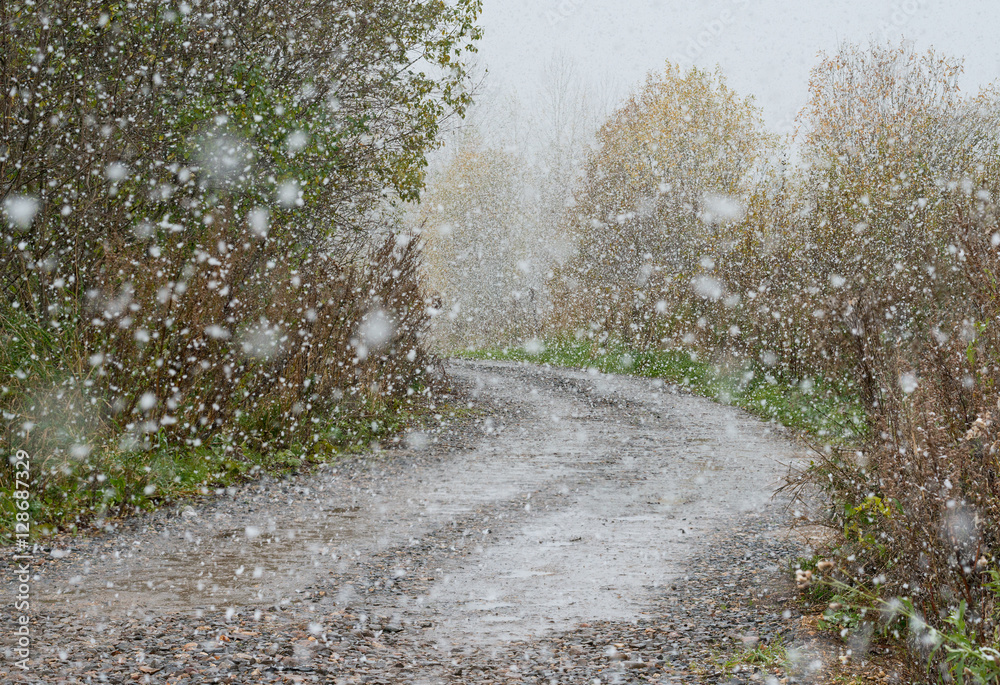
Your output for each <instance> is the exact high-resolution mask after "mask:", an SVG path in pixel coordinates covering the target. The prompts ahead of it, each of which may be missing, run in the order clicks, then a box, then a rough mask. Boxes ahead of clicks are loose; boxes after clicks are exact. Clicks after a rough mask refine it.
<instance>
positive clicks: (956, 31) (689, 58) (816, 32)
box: [479, 0, 1000, 133]
mask: <svg viewBox="0 0 1000 685" xmlns="http://www.w3.org/2000/svg"><path fill="white" fill-rule="evenodd" d="M481 23H482V25H483V26H484V28H485V30H486V36H485V38H484V40H483V42H482V44H481V46H480V53H479V62H480V65H481V66H485V67H486V68H488V69H489V70H490V74H491V78H492V79H495V83H496V84H498V85H500V86H501V87H503V88H505V89H512V90H515V91H516V92H517V94H518V96H519V98H520V99H521V101H522V103H523V104H526V105H530V104H531V102H532V99H533V98H534V97H535V93H536V92H537V91H538V89H539V87H540V83H541V73H542V70H543V68H544V66H545V65H546V64H547V63H548V62H549V61H550V60H551V59H552V58H553V57H554V56H556V55H563V56H565V57H567V58H569V59H570V60H571V61H572V62H573V63H575V65H576V66H577V69H578V71H579V72H580V74H582V75H583V77H584V78H585V80H586V82H587V83H588V84H593V87H595V88H599V87H600V84H601V82H602V81H603V80H605V79H607V78H611V79H613V80H614V82H615V85H616V86H617V87H618V88H619V89H620V92H621V93H622V94H626V93H628V92H629V91H630V90H631V89H632V88H633V86H635V85H636V84H638V83H640V82H641V81H642V80H643V79H644V78H645V75H646V73H647V72H649V71H650V70H653V69H659V68H661V67H662V65H663V63H664V61H665V60H667V59H671V60H674V61H679V62H681V63H682V64H684V65H691V64H695V65H697V66H699V67H707V68H714V67H715V65H717V64H718V65H719V66H720V67H721V68H722V71H723V73H724V74H725V76H726V78H727V80H728V82H729V84H730V86H732V87H733V88H735V89H736V90H737V91H739V92H740V93H741V94H744V95H753V96H754V97H755V98H756V99H757V103H758V104H759V105H760V106H761V107H762V108H763V110H764V115H765V118H766V119H767V122H768V124H769V126H770V127H771V128H772V130H775V131H777V132H781V133H785V132H788V131H789V130H791V127H792V125H791V122H792V120H793V119H794V117H795V115H796V113H797V112H798V110H799V109H800V108H801V107H802V106H804V105H805V103H806V99H807V97H808V89H807V83H808V79H809V69H810V68H811V67H812V66H814V65H815V64H816V63H817V61H818V60H817V57H816V55H817V53H818V52H819V51H821V50H826V51H827V52H833V51H834V50H835V49H836V47H837V45H838V44H839V43H840V42H842V41H845V40H846V41H852V42H858V43H867V42H868V41H869V39H872V38H874V39H877V40H885V39H890V40H892V41H893V42H898V41H899V40H900V39H901V38H906V39H908V40H912V41H913V43H914V47H915V48H916V49H917V50H919V51H921V52H922V51H924V50H926V49H927V48H929V47H934V48H935V49H936V50H938V51H940V52H943V53H945V54H950V55H954V56H957V57H963V58H965V67H966V73H965V78H964V80H963V81H962V85H963V87H964V88H965V89H966V90H967V91H975V90H978V88H979V86H980V85H985V84H987V83H991V82H993V81H995V80H997V79H998V77H1000V2H998V0H892V1H884V0H485V9H484V13H483V16H482V19H481Z"/></svg>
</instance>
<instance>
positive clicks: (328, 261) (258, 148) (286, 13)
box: [0, 0, 479, 503]
mask: <svg viewBox="0 0 1000 685" xmlns="http://www.w3.org/2000/svg"><path fill="white" fill-rule="evenodd" d="M478 11H479V3H478V2H477V1H476V0H462V1H460V2H458V3H445V2H443V1H434V2H426V3H419V4H417V3H410V4H403V5H400V4H399V3H394V2H386V1H383V0H371V1H368V2H363V3H356V2H346V1H345V0H315V1H313V2H308V3H305V4H298V5H297V4H295V3H287V2H283V1H278V0H264V1H263V2H257V3H252V4H248V3H244V2H229V1H228V0H190V1H189V2H187V3H181V4H180V5H178V6H177V7H176V8H174V7H173V6H170V5H164V4H163V3H161V2H158V1H154V0H138V1H130V2H127V3H126V2H106V1H103V0H101V1H99V0H84V1H83V2H80V1H73V2H69V1H66V0H39V1H38V2H35V1H33V0H18V1H15V2H7V3H3V5H2V6H0V52H2V55H3V57H2V58H0V88H2V90H3V92H4V94H5V95H4V97H3V99H2V100H0V206H2V208H3V214H4V217H5V219H6V221H5V222H4V225H3V233H2V242H0V285H2V287H3V290H4V295H5V296H4V298H3V300H2V303H0V325H2V328H0V336H2V343H3V344H2V349H0V377H2V378H3V380H2V381H0V383H2V386H0V408H2V410H3V419H2V426H3V434H2V436H0V449H3V450H4V451H5V452H8V453H11V454H12V453H13V452H14V451H16V450H17V449H20V448H23V449H26V450H27V451H28V452H29V453H31V454H32V455H33V456H34V463H35V464H38V465H40V467H41V469H40V472H39V474H38V475H37V478H38V479H39V483H38V485H39V487H40V489H41V491H43V492H50V491H52V492H55V491H58V490H59V489H60V488H62V489H65V490H66V491H67V492H69V491H70V490H75V489H78V488H77V482H78V481H80V478H81V474H82V478H83V483H85V485H83V486H82V487H83V488H84V489H87V488H90V489H92V490H94V491H100V490H101V489H102V488H103V487H104V486H102V485H101V483H102V482H105V481H107V479H108V478H109V477H110V476H111V473H110V472H111V471H115V472H116V473H118V474H119V475H122V474H124V475H122V478H121V480H122V482H121V484H120V485H121V488H125V489H130V490H132V491H134V490H135V489H136V487H137V486H138V485H141V483H142V482H143V479H144V478H146V476H144V475H143V474H144V472H145V473H148V472H149V469H148V468H145V467H143V466H142V465H145V466H149V463H148V462H149V460H150V457H149V454H150V453H151V451H152V452H156V453H157V454H160V455H163V454H171V455H174V457H176V459H178V460H182V459H184V458H185V457H184V450H188V451H198V450H207V451H206V452H205V455H206V456H207V457H208V458H218V459H220V460H223V461H225V460H226V459H229V458H230V456H232V455H234V454H235V455H239V454H240V453H241V452H242V453H245V454H250V453H254V452H256V453H260V452H267V451H274V452H279V451H282V450H287V449H293V451H296V452H298V453H301V452H302V451H303V450H305V449H306V448H307V447H308V446H310V445H316V444H319V443H323V442H325V441H327V440H328V439H330V438H331V436H332V435H333V434H335V433H337V432H338V431H337V424H338V422H343V421H346V422H348V423H352V422H353V418H352V417H355V418H361V419H366V421H367V422H368V423H371V421H372V419H379V420H382V419H384V418H385V417H384V416H382V414H384V413H385V412H386V411H388V409H389V408H390V407H391V408H393V409H394V410H401V409H404V408H405V407H406V406H407V403H412V402H413V401H414V396H415V395H419V394H426V392H427V391H428V390H429V382H430V381H429V380H428V370H429V368H430V366H429V364H430V361H431V360H430V358H429V357H428V356H427V354H426V353H425V352H424V350H423V346H422V342H421V338H422V332H423V329H424V326H425V323H426V321H425V305H424V302H423V300H422V296H421V295H420V292H419V288H418V283H417V277H416V266H417V263H418V260H419V253H418V245H417V244H416V243H415V242H414V241H413V240H411V239H410V237H409V236H407V235H405V234H402V233H400V231H399V229H398V228H397V226H396V221H395V219H394V215H395V211H394V209H393V204H394V203H395V202H397V201H399V200H406V199H412V198H413V197H415V196H416V195H417V193H418V192H419V189H420V187H421V185H422V183H423V169H424V167H425V164H426V162H425V154H426V152H427V151H428V150H430V149H432V148H433V147H434V146H435V145H436V144H437V142H436V141H437V135H438V132H439V127H440V125H441V122H442V120H443V119H444V118H445V117H446V116H449V115H451V114H458V115H461V114H462V113H463V112H464V111H465V108H466V107H467V106H468V104H469V102H470V96H469V94H468V92H467V91H466V89H465V83H466V70H465V66H464V63H463V61H462V59H463V55H464V54H465V53H466V52H467V51H468V50H471V49H472V48H471V41H472V40H475V39H476V38H477V37H478V36H479V29H478V28H477V27H476V26H475V25H474V21H475V17H476V15H477V13H478ZM418 55H419V56H420V57H421V58H422V59H423V60H425V61H426V63H428V64H429V65H431V66H432V67H434V68H435V69H437V70H438V71H437V72H436V75H435V76H427V75H426V74H425V73H420V72H416V71H414V70H410V69H407V68H406V67H407V66H408V65H409V64H410V63H411V61H412V60H413V59H414V57H415V56H418ZM394 198H395V199H394ZM372 411H376V415H374V416H373V415H372ZM373 432H375V431H374V430H372V431H362V432H361V434H362V435H368V434H371V433H373ZM342 437H343V436H342ZM335 441H336V440H335ZM341 442H343V440H341ZM227 455H228V456H227ZM137 464H138V465H139V466H137ZM144 468H145V470H144ZM220 468H221V467H220ZM222 470H225V469H222ZM206 471H207V473H209V474H211V473H213V472H215V471H213V469H212V468H207V469H206ZM2 474H3V475H2V479H3V480H5V481H6V480H9V477H10V475H11V471H10V470H9V469H4V470H3V471H2ZM116 477H117V476H116ZM211 481H212V478H211V477H207V479H206V482H211ZM87 483H89V485H87ZM121 488H119V489H121ZM140 489H141V488H140ZM112 499H114V500H115V501H119V502H126V503H127V502H128V501H129V497H124V498H123V497H122V496H121V493H120V492H119V493H118V494H116V495H112Z"/></svg>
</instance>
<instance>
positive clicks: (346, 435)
mask: <svg viewBox="0 0 1000 685" xmlns="http://www.w3.org/2000/svg"><path fill="white" fill-rule="evenodd" d="M465 411H466V410H465V409H464V406H463V407H452V406H451V404H449V403H447V402H446V403H445V404H444V405H442V404H433V403H421V404H420V405H407V406H405V407H404V406H401V405H395V404H384V403H383V404H380V405H377V406H376V405H371V406H367V407H364V408H363V410H357V411H352V412H351V413H349V414H346V415H343V416H340V417H337V418H335V419H332V420H330V421H329V422H328V423H326V424H325V425H321V426H317V427H316V431H315V432H314V434H313V435H312V438H311V439H310V440H307V441H304V442H296V443H293V444H291V445H289V446H286V447H283V448H280V449H273V448H269V447H268V446H267V443H266V442H263V443H257V444H247V443H244V444H236V443H234V442H232V441H227V440H225V439H222V438H221V437H220V438H219V439H216V440H215V441H213V442H212V443H211V444H204V445H200V446H197V447H191V446H184V445H181V446H178V445H175V444H170V443H168V442H167V441H166V440H165V439H163V440H154V441H153V446H152V448H151V449H147V450H136V451H121V450H114V449H110V448H106V449H103V450H100V451H95V452H94V453H91V454H90V455H88V456H87V457H86V458H84V459H80V460H72V459H66V460H64V461H62V462H61V463H53V462H52V461H51V460H50V461H48V462H45V463H44V464H38V463H37V462H35V463H33V465H32V467H31V470H32V482H31V493H30V508H29V510H28V513H29V515H30V520H31V531H32V539H36V540H37V539H44V538H47V537H49V536H51V535H54V534H57V533H63V532H65V533H76V532H80V531H83V530H87V529H100V528H104V527H106V526H108V525H109V524H112V523H114V522H115V521H118V520H121V519H124V518H126V517H128V516H131V515H134V514H138V513H141V512H144V511H152V510H155V509H158V508H160V507H162V506H164V505H169V504H172V503H175V502H179V501H184V500H191V499H197V498H199V497H204V496H209V495H213V494H222V493H223V492H225V490H226V488H229V487H233V486H236V485H239V484H242V483H246V482H249V481H251V480H254V479H256V478H259V477H261V476H264V475H268V476H272V477H278V478H281V477H285V476H289V475H292V474H295V473H302V472H304V471H308V470H309V469H310V468H311V467H313V466H315V465H317V464H321V463H328V462H332V461H336V460H338V459H342V458H344V457H347V456H349V455H352V454H357V453H360V452H363V451H365V450H369V449H371V447H372V445H373V444H386V443H398V442H399V441H400V440H401V437H400V436H401V433H403V431H404V430H406V429H407V428H410V427H415V426H426V425H430V424H431V423H433V422H434V421H439V420H440V418H442V412H444V413H446V414H447V415H448V416H450V417H454V416H456V415H460V414H462V413H464V412H465ZM154 437H159V436H154ZM16 514H17V510H16V508H15V500H14V499H13V498H4V499H3V500H0V545H9V544H11V543H12V542H14V538H13V532H14V530H15V525H14V524H15V517H16Z"/></svg>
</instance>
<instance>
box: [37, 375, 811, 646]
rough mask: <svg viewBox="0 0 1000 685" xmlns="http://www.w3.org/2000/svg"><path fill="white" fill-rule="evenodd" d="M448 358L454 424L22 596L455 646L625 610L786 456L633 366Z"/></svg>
mask: <svg viewBox="0 0 1000 685" xmlns="http://www.w3.org/2000/svg"><path fill="white" fill-rule="evenodd" d="M449 371H450V373H451V374H452V375H453V376H454V377H455V378H457V379H458V380H459V381H460V382H462V383H463V384H464V385H466V386H467V387H468V388H469V392H470V393H471V394H472V396H473V398H474V399H475V398H478V399H480V400H484V401H485V402H486V403H487V404H488V406H491V407H494V408H495V410H494V411H492V412H490V415H489V416H486V417H483V418H481V419H479V420H477V421H475V422H469V423H470V426H468V427H467V428H466V429H464V433H463V434H462V435H458V436H452V437H449V433H448V431H447V430H445V431H443V432H439V433H432V434H427V435H423V434H415V435H411V436H409V443H410V445H411V447H410V449H409V450H408V451H404V452H401V453H400V454H398V455H394V454H392V453H389V454H386V455H383V456H382V457H380V458H378V459H374V460H369V461H368V462H367V463H366V464H365V465H364V467H363V468H356V467H355V468H346V467H343V466H341V467H335V466H330V467H327V468H324V469H320V470H318V471H317V472H316V473H314V474H312V475H310V476H309V477H308V479H306V478H297V479H293V480H292V481H290V482H286V483H275V482H267V481H265V482H263V483H260V484H256V485H253V486H247V487H246V488H242V489H239V490H237V491H236V492H234V493H232V495H231V496H229V497H222V498H220V500H221V501H219V502H216V503H214V504H212V505H211V506H206V507H201V508H188V509H186V510H185V511H184V512H179V513H176V514H175V515H174V516H173V517H165V516H160V517H159V519H158V520H157V522H156V523H155V524H153V525H150V526H148V527H147V528H146V529H145V530H142V531H139V532H134V533H128V534H125V535H123V536H120V537H118V538H115V539H114V540H112V541H111V542H110V543H109V544H107V545H106V546H105V547H104V548H103V551H102V552H101V553H99V554H98V553H96V552H95V553H92V554H88V555H86V556H78V555H73V557H72V558H71V559H70V560H69V561H67V562H66V563H63V564H61V565H60V566H59V569H58V571H57V572H52V573H42V574H41V575H40V576H39V577H38V581H37V582H36V586H35V587H36V589H35V592H36V593H37V595H38V598H39V599H40V600H41V601H42V603H43V605H44V606H45V607H46V608H48V609H52V610H55V611H58V612H59V613H60V614H67V615H75V616H77V617H79V620H80V621H81V622H86V621H97V620H102V621H103V620H105V619H107V618H108V617H114V616H131V617H134V616H136V615H139V616H143V615H150V614H157V615H164V614H190V613H194V612H201V611H206V612H210V611H220V610H225V609H230V610H232V611H233V612H241V613H243V612H247V611H252V610H254V609H258V610H265V611H266V610H268V609H269V608H270V609H274V608H277V609H285V610H288V609H295V608H296V607H301V606H302V603H303V602H304V601H311V602H315V603H318V604H317V605H316V606H319V607H324V606H325V607H328V609H330V610H334V609H335V608H337V607H340V608H343V607H345V606H348V607H354V608H358V607H360V608H361V609H360V610H362V611H364V612H366V613H367V614H371V615H373V616H375V615H379V616H384V617H386V625H393V626H394V628H393V629H396V628H399V629H402V628H403V627H405V626H416V627H420V628H422V629H423V630H425V631H428V633H429V634H431V635H433V637H434V639H436V640H438V641H440V642H442V643H452V644H481V645H490V644H497V643H502V642H504V641H508V640H511V639H519V638H524V637H525V636H527V635H540V634H545V633H550V632H552V631H560V630H566V629H569V628H570V627H572V626H574V625H579V624H581V623H585V622H591V621H600V620H607V621H614V620H629V619H633V618H635V617H638V616H639V615H640V614H641V613H642V612H643V610H644V608H645V607H646V606H647V605H648V602H649V597H650V596H651V594H652V593H660V594H662V590H663V588H664V586H669V585H670V584H671V582H672V581H673V580H674V579H675V578H676V577H677V576H678V574H680V573H681V572H682V569H683V568H684V564H685V562H686V560H687V559H688V558H689V557H690V556H691V554H692V553H693V552H695V551H697V550H698V549H699V545H701V544H702V543H703V542H704V541H705V540H706V539H708V536H710V535H712V534H714V533H716V532H718V531H719V530H720V529H724V528H725V527H727V526H729V525H731V523H732V521H733V520H734V517H738V516H739V515H740V514H741V512H748V511H754V510H758V509H760V508H761V507H763V506H764V505H765V503H766V502H767V501H768V499H769V498H770V496H771V493H772V492H773V490H774V488H775V487H776V486H777V485H778V484H779V481H780V479H781V477H782V476H783V475H784V474H785V473H786V471H787V464H788V463H789V462H790V461H791V460H792V459H793V458H794V456H795V454H794V450H793V447H792V446H791V444H790V443H789V441H788V440H787V439H786V438H784V437H782V436H781V435H779V434H777V433H776V432H775V431H774V430H773V429H772V428H771V427H769V426H767V425H765V424H762V423H760V422H758V421H755V420H753V419H752V418H750V417H748V416H747V415H746V414H744V413H743V412H740V411H738V410H736V409H733V408H729V407H724V406H720V405H717V404H714V403H711V402H709V401H707V400H704V399H700V398H696V397H692V396H689V395H682V394H677V393H676V391H674V390H672V389H671V388H669V387H665V386H664V385H663V384H662V383H658V382H656V381H652V380H648V379H635V378H626V377H617V376H608V375H600V374H591V373H588V372H585V371H567V370H558V369H548V368H540V367H533V366H527V365H518V364H508V363H485V362H455V363H452V364H451V366H450V368H449ZM435 441H436V442H435ZM449 443H453V446H449ZM424 452H426V453H427V455H430V456H429V457H427V458H423V457H421V455H422V454H423V453H424ZM408 455H409V456H408ZM57 553H58V552H57ZM309 611H311V612H313V611H317V610H316V609H315V608H310V609H309ZM319 611H320V613H321V612H322V608H321V609H319Z"/></svg>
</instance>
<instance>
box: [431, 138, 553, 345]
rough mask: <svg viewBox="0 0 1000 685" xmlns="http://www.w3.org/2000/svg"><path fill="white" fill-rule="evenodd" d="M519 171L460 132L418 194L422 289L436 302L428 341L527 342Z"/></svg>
mask: <svg viewBox="0 0 1000 685" xmlns="http://www.w3.org/2000/svg"><path fill="white" fill-rule="evenodd" d="M524 170H525V164H524V162H523V160H521V159H519V158H518V157H517V156H515V155H514V154H511V153H508V152H505V151H503V150H499V149H495V148H492V147H488V146H486V145H485V143H484V142H483V141H482V140H481V139H480V138H479V136H478V134H477V133H476V131H475V130H471V131H468V132H467V133H466V135H465V137H464V138H463V140H462V141H461V142H459V143H457V144H456V150H455V151H454V152H453V153H452V155H451V158H450V159H449V160H448V161H447V163H446V164H445V165H444V166H443V169H442V170H441V172H440V173H438V174H437V175H435V177H434V183H433V184H432V185H431V186H430V187H429V188H428V190H427V191H426V192H425V193H424V195H423V198H422V204H421V207H420V212H419V217H418V221H419V224H420V226H421V227H422V228H421V232H422V237H423V242H424V250H423V257H424V272H425V274H426V279H425V285H426V288H427V289H428V292H429V293H433V295H434V296H435V297H437V298H439V299H440V302H439V307H438V308H439V309H440V315H441V317H440V318H441V319H443V321H442V322H440V323H439V325H438V329H439V330H438V331H437V335H436V337H437V338H438V340H439V342H440V343H441V344H442V345H444V346H445V347H446V348H450V347H453V346H454V345H455V344H456V343H457V342H458V341H465V342H466V343H467V344H468V343H472V342H474V343H478V344H481V345H482V344H488V343H489V342H492V341H496V340H510V339H515V338H517V337H521V338H523V337H524V336H526V335H530V334H531V331H532V325H533V324H535V323H536V311H537V304H538V300H540V299H541V286H542V284H541V281H540V279H539V278H538V277H537V276H535V275H533V274H532V273H531V269H530V265H529V263H528V261H527V260H529V259H530V254H531V250H530V249H529V246H528V242H527V241H528V240H529V239H530V238H529V236H528V235H527V233H526V232H525V231H524V230H522V229H523V226H524V225H525V223H526V221H527V219H528V217H527V210H526V208H525V207H524V206H523V204H522V202H521V199H522V198H521V191H520V188H519V176H520V175H521V174H523V173H524Z"/></svg>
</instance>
